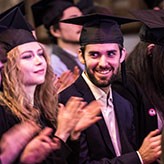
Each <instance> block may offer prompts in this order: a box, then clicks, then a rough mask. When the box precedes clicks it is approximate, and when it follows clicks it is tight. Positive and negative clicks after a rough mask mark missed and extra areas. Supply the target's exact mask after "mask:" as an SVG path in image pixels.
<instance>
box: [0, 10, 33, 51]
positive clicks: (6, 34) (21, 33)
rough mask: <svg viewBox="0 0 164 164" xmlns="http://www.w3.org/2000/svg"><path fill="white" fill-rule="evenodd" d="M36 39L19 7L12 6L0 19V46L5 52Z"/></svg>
mask: <svg viewBox="0 0 164 164" xmlns="http://www.w3.org/2000/svg"><path fill="white" fill-rule="evenodd" d="M33 41H36V39H35V38H34V36H33V35H32V32H31V29H30V28H29V25H28V23H27V22H26V20H25V19H24V16H23V15H22V13H21V11H20V9H19V8H14V9H13V10H11V11H10V12H9V13H7V14H6V15H5V16H4V17H3V18H1V19H0V48H3V49H5V51H6V52H8V51H10V50H11V49H13V48H14V47H16V46H18V45H21V44H24V43H28V42H33Z"/></svg>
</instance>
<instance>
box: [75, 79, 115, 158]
mask: <svg viewBox="0 0 164 164" xmlns="http://www.w3.org/2000/svg"><path fill="white" fill-rule="evenodd" d="M75 86H76V89H77V90H78V92H80V93H81V95H82V97H83V98H84V100H85V101H87V102H88V103H89V102H91V101H93V100H95V98H94V96H93V94H92V92H91V90H90V88H89V87H88V85H87V83H86V82H85V80H84V79H83V77H82V76H80V77H79V78H78V80H77V81H76V82H75ZM100 115H101V117H102V118H103V116H102V114H100ZM96 125H97V126H98V128H99V130H100V133H101V134H102V138H103V140H104V142H105V144H106V146H107V147H108V149H109V151H110V152H112V153H113V156H116V154H115V151H114V147H113V144H112V141H111V137H110V135H109V132H108V129H107V127H106V124H105V121H104V119H101V120H100V121H98V122H97V123H96Z"/></svg>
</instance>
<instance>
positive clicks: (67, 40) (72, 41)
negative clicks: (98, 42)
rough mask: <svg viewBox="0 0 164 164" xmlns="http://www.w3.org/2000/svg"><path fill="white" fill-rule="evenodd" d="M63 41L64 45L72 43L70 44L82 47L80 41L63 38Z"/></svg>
mask: <svg viewBox="0 0 164 164" xmlns="http://www.w3.org/2000/svg"><path fill="white" fill-rule="evenodd" d="M62 41H63V42H64V43H70V44H75V45H80V42H79V41H75V40H69V39H65V38H62Z"/></svg>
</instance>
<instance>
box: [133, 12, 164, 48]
mask: <svg viewBox="0 0 164 164" xmlns="http://www.w3.org/2000/svg"><path fill="white" fill-rule="evenodd" d="M131 13H132V15H134V16H135V17H136V18H137V19H138V20H140V21H141V22H142V23H143V26H142V27H141V29H140V32H139V37H140V39H141V40H142V41H145V42H150V43H154V44H159V45H164V10H137V11H131Z"/></svg>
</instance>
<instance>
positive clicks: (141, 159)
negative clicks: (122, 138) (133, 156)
mask: <svg viewBox="0 0 164 164" xmlns="http://www.w3.org/2000/svg"><path fill="white" fill-rule="evenodd" d="M136 152H137V154H138V157H139V159H140V161H141V164H144V163H143V160H142V157H141V155H140V153H139V152H138V151H136Z"/></svg>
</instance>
